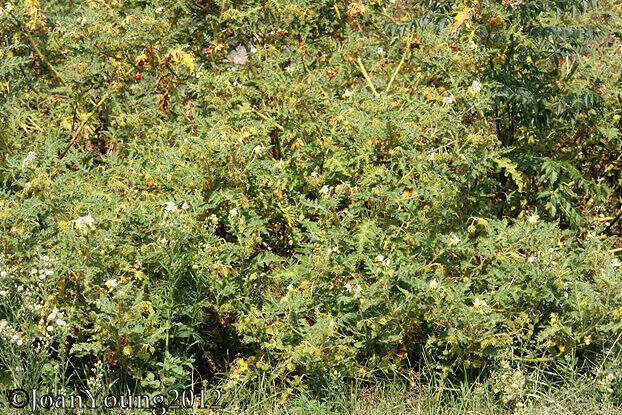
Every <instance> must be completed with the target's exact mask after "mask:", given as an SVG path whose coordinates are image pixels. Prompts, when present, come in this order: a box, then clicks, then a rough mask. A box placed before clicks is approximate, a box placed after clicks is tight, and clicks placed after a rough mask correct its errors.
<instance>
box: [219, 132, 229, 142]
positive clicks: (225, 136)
mask: <svg viewBox="0 0 622 415" xmlns="http://www.w3.org/2000/svg"><path fill="white" fill-rule="evenodd" d="M220 138H222V139H223V140H224V139H225V138H227V133H226V132H224V131H221V132H220Z"/></svg>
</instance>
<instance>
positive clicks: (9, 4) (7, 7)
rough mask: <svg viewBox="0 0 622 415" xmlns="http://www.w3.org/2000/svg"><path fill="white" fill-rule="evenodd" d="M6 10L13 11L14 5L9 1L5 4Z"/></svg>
mask: <svg viewBox="0 0 622 415" xmlns="http://www.w3.org/2000/svg"><path fill="white" fill-rule="evenodd" d="M4 8H5V9H6V11H7V12H10V11H11V10H13V4H11V2H9V1H7V2H6V3H4Z"/></svg>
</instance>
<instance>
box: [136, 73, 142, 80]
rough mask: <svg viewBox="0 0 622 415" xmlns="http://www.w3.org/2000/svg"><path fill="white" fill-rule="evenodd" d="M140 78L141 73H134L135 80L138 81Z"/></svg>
mask: <svg viewBox="0 0 622 415" xmlns="http://www.w3.org/2000/svg"><path fill="white" fill-rule="evenodd" d="M140 78H142V75H141V74H139V73H137V74H136V80H137V81H140Z"/></svg>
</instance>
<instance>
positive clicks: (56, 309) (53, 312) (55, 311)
mask: <svg viewBox="0 0 622 415" xmlns="http://www.w3.org/2000/svg"><path fill="white" fill-rule="evenodd" d="M57 315H58V308H56V307H55V308H54V309H52V311H51V312H50V314H49V315H48V321H52V320H54V319H55V318H56V317H57Z"/></svg>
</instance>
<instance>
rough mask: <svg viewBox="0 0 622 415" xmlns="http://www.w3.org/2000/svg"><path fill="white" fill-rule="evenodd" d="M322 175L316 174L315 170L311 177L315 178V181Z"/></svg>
mask: <svg viewBox="0 0 622 415" xmlns="http://www.w3.org/2000/svg"><path fill="white" fill-rule="evenodd" d="M319 176H320V175H319V174H318V172H316V171H315V170H313V171H312V172H311V177H313V178H314V179H317V178H318V177H319Z"/></svg>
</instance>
